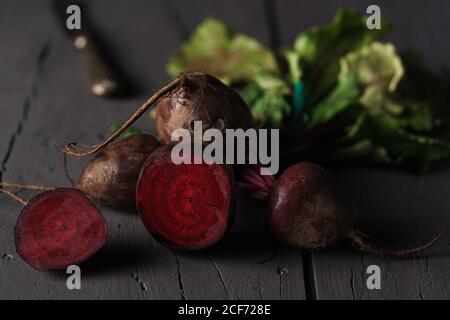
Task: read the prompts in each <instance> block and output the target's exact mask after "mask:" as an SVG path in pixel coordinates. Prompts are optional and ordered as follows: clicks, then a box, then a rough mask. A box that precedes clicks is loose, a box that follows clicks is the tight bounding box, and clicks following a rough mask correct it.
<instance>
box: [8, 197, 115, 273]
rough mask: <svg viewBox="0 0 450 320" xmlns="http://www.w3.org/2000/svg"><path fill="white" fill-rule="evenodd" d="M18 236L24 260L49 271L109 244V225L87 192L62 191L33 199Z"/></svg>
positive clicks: (20, 221) (19, 222)
mask: <svg viewBox="0 0 450 320" xmlns="http://www.w3.org/2000/svg"><path fill="white" fill-rule="evenodd" d="M15 233H16V250H17V252H18V253H19V255H20V256H21V257H22V259H23V260H24V261H25V262H26V263H28V264H29V265H31V266H32V267H34V268H36V269H38V270H42V271H47V270H58V269H63V268H66V267H67V266H69V265H72V264H79V263H82V262H83V261H85V260H86V259H88V258H89V257H91V256H92V255H93V254H94V253H95V252H97V251H98V250H99V249H100V248H101V247H102V246H103V244H104V243H105V241H106V237H107V225H106V221H105V219H104V218H103V216H102V215H101V214H100V212H99V211H98V210H97V208H96V207H95V206H94V205H92V203H91V202H90V201H89V199H88V198H87V197H86V196H85V195H84V194H83V193H81V192H80V191H78V190H76V189H71V188H59V189H55V190H52V191H46V192H43V193H41V194H39V195H38V196H36V197H34V198H33V199H31V200H30V202H29V203H28V204H27V205H26V206H25V207H24V208H23V210H22V212H21V213H20V215H19V218H18V220H17V224H16V232H15Z"/></svg>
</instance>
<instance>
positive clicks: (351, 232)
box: [239, 162, 443, 257]
mask: <svg viewBox="0 0 450 320" xmlns="http://www.w3.org/2000/svg"><path fill="white" fill-rule="evenodd" d="M257 168H258V167H250V166H247V167H245V168H244V169H242V170H241V172H240V174H239V179H240V181H241V182H240V183H239V184H240V185H241V186H243V187H244V188H246V189H249V190H251V192H252V194H253V195H254V196H255V197H257V198H259V199H266V200H267V201H268V204H269V212H268V223H269V225H270V227H271V229H272V231H273V232H274V234H275V235H276V237H277V238H279V239H280V240H282V241H283V242H285V243H287V244H289V245H291V246H294V247H297V248H301V249H306V250H318V249H327V248H330V247H333V246H335V245H337V244H339V243H340V242H342V241H343V240H346V239H348V240H349V241H350V242H351V243H352V244H353V245H354V246H355V247H356V248H358V249H360V250H362V251H365V252H367V253H371V254H376V255H380V256H396V257H403V256H409V255H413V254H416V253H419V252H421V251H423V250H425V249H427V248H429V247H431V246H432V245H434V244H435V243H436V242H437V241H438V240H439V238H440V237H441V236H442V234H443V233H440V234H439V235H437V236H435V237H434V238H433V239H432V240H431V241H430V242H428V243H426V244H424V245H422V246H420V247H416V248H412V249H407V250H396V249H386V248H381V247H379V246H377V245H375V244H374V243H373V240H372V239H370V238H369V237H368V236H366V235H365V234H363V233H362V232H360V231H358V229H357V228H356V227H355V225H354V220H353V208H352V205H351V202H350V200H349V199H348V198H347V196H346V194H345V192H343V190H342V188H341V187H340V186H339V185H338V184H337V182H336V181H335V179H334V178H333V176H332V175H331V174H329V173H328V172H327V171H326V170H325V169H323V168H322V167H320V166H318V165H315V164H313V163H308V162H303V163H297V164H295V165H293V166H291V167H289V168H288V169H287V170H286V171H285V172H283V174H282V175H281V176H280V177H279V178H278V179H276V180H273V178H268V177H267V176H259V175H258V172H259V171H257V170H256V169H257Z"/></svg>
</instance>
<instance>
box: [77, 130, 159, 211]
mask: <svg viewBox="0 0 450 320" xmlns="http://www.w3.org/2000/svg"><path fill="white" fill-rule="evenodd" d="M159 146H160V143H159V141H158V140H157V139H156V138H155V137H154V136H152V135H149V134H135V135H132V136H129V137H127V138H123V139H120V140H118V141H115V142H113V143H112V144H110V145H109V146H108V147H107V148H106V149H104V150H103V151H102V152H100V153H99V154H98V155H96V156H95V158H93V159H92V160H91V161H89V163H88V164H87V165H86V167H85V168H84V170H83V172H82V173H81V176H80V180H79V182H78V189H80V190H81V191H83V192H84V193H85V194H86V195H87V196H89V197H90V198H91V199H95V200H97V201H99V202H101V203H102V204H104V205H106V206H110V207H114V208H133V207H135V199H136V196H135V190H136V184H137V181H138V178H139V172H140V171H141V169H142V165H143V164H144V161H145V159H146V158H147V157H148V156H149V155H150V154H151V153H152V152H153V151H154V150H155V149H157V148H158V147H159Z"/></svg>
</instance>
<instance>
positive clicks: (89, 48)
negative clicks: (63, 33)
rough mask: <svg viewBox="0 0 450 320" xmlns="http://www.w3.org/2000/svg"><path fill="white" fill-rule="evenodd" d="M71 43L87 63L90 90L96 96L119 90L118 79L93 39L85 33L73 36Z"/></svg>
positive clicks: (110, 93) (107, 94)
mask: <svg viewBox="0 0 450 320" xmlns="http://www.w3.org/2000/svg"><path fill="white" fill-rule="evenodd" d="M73 44H74V46H75V49H77V50H78V51H79V52H80V53H81V54H82V55H83V58H84V60H85V62H86V64H87V68H88V72H89V77H90V81H91V91H92V93H93V94H95V95H96V96H109V95H112V94H114V93H116V92H117V91H118V90H119V81H118V79H117V78H116V75H115V74H114V72H113V69H112V67H111V66H110V65H109V63H108V62H107V60H106V59H105V58H103V57H102V56H101V54H100V50H99V49H98V48H97V47H96V45H95V43H94V41H93V40H92V38H91V37H90V36H88V35H87V34H82V35H79V36H77V37H75V38H74V40H73Z"/></svg>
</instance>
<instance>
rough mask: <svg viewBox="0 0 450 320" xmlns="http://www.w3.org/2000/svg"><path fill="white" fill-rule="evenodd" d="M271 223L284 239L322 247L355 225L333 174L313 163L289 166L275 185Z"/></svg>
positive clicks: (327, 245) (299, 243)
mask: <svg viewBox="0 0 450 320" xmlns="http://www.w3.org/2000/svg"><path fill="white" fill-rule="evenodd" d="M269 203H270V205H269V207H270V213H271V214H270V216H269V223H270V225H271V227H272V229H273V231H274V233H275V234H276V235H277V236H278V237H279V238H280V239H281V240H283V241H285V242H287V243H289V244H291V245H294V246H296V247H300V248H305V249H323V248H328V247H331V246H334V245H336V244H337V243H339V242H340V241H341V240H343V239H345V238H346V237H347V236H348V235H349V234H350V231H351V230H352V229H353V217H352V206H351V203H350V201H349V199H348V198H347V197H346V195H345V194H344V193H343V192H342V191H341V189H340V188H339V187H338V186H337V184H336V182H335V181H334V179H333V177H332V176H331V175H330V174H328V172H327V171H325V170H324V169H323V168H321V167H319V166H317V165H315V164H312V163H299V164H296V165H293V166H292V167H289V168H288V169H287V170H286V171H285V172H284V173H283V174H282V175H281V177H280V178H279V179H277V180H276V182H275V184H274V185H273V187H272V190H271V192H270V198H269Z"/></svg>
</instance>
